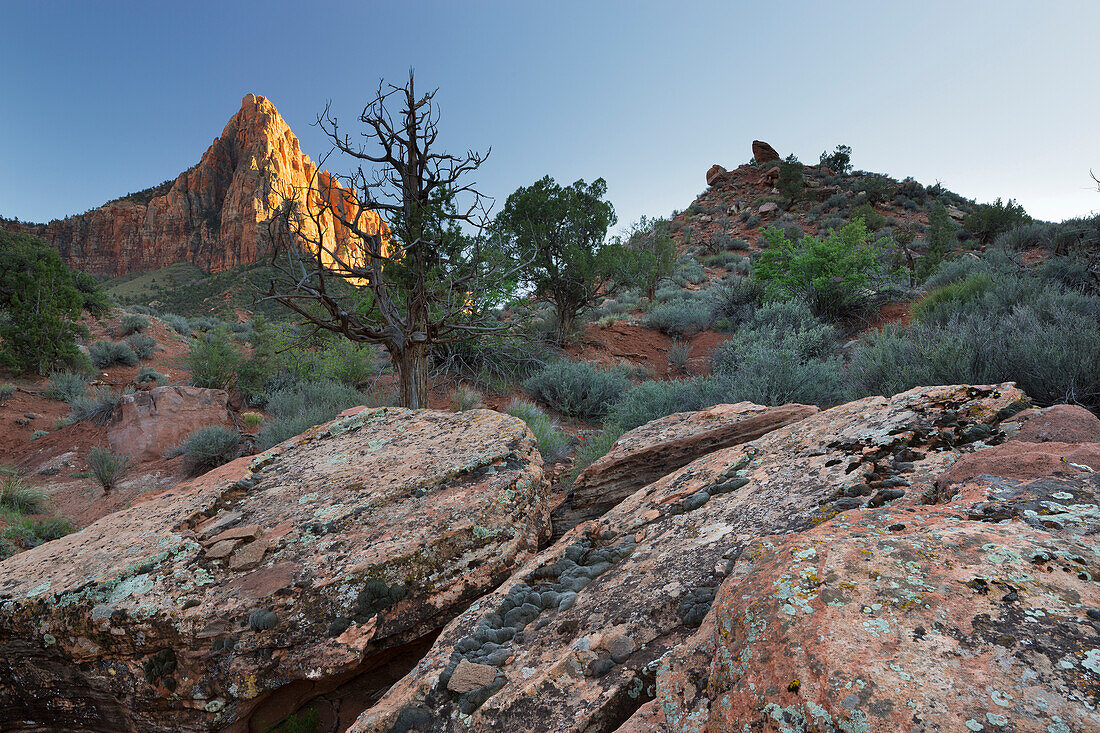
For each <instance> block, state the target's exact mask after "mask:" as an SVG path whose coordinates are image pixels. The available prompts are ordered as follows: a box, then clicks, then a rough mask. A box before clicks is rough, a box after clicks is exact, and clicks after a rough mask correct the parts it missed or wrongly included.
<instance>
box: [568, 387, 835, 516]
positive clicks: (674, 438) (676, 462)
mask: <svg viewBox="0 0 1100 733" xmlns="http://www.w3.org/2000/svg"><path fill="white" fill-rule="evenodd" d="M816 412H818V409H817V408H816V407H814V406H812V405H796V404H791V405H783V406H781V407H765V406H762V405H755V404H753V403H751V402H738V403H737V404H733V405H715V406H714V407H711V408H708V409H706V410H700V411H698V412H678V413H676V414H674V415H669V416H668V417H663V418H661V419H659V420H654V421H653V422H650V423H646V424H645V425H642V426H641V427H637V428H634V429H633V430H631V431H629V432H628V433H626V434H624V435H623V436H622V437H621V438H619V440H618V441H616V443H615V445H614V446H612V447H611V450H610V451H608V452H607V454H606V455H604V456H603V457H602V458H600V459H599V460H597V461H595V462H594V463H593V464H592V465H591V466H589V467H588V468H586V469H585V470H584V471H583V472H582V473H581V474H580V475H579V476H578V477H577V480H576V481H574V482H573V489H572V492H571V495H570V503H571V505H572V508H573V509H574V510H577V511H583V512H585V514H586V516H585V518H592V517H593V516H598V515H600V514H603V513H604V512H605V511H607V510H608V509H610V508H611V507H613V506H615V505H616V504H618V503H619V502H620V501H622V500H623V499H625V498H626V497H628V496H630V495H631V494H633V493H634V492H635V491H637V490H638V489H640V488H642V487H643V486H645V485H646V484H650V483H653V482H654V481H656V480H657V479H659V478H661V477H662V476H666V475H668V474H670V473H672V472H673V471H675V470H677V469H679V468H682V467H684V466H686V465H687V464H689V463H691V462H692V461H694V460H695V459H697V458H700V457H702V456H705V455H707V454H709V453H713V452H714V451H716V450H720V449H722V448H728V447H730V446H733V445H738V444H740V443H747V442H748V441H750V440H756V439H757V438H759V437H760V436H762V435H764V434H765V433H768V432H770V431H772V430H775V429H776V428H780V427H783V426H784V425H788V424H790V423H792V422H797V421H798V420H801V419H803V418H805V417H809V416H810V415H813V414H814V413H816Z"/></svg>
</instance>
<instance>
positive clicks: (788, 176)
mask: <svg viewBox="0 0 1100 733" xmlns="http://www.w3.org/2000/svg"><path fill="white" fill-rule="evenodd" d="M775 186H776V188H778V189H779V194H780V195H781V196H783V198H785V199H787V207H788V208H790V206H792V205H793V204H794V203H795V202H796V201H798V200H799V199H800V198H802V192H803V190H804V189H805V188H806V181H805V178H804V175H803V165H802V164H801V163H799V162H798V158H796V157H794V155H788V156H787V158H786V160H784V161H783V162H782V163H780V164H779V180H778V181H776V184H775Z"/></svg>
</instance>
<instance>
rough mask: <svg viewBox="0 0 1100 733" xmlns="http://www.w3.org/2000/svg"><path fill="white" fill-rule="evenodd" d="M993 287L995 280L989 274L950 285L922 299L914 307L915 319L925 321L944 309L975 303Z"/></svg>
mask: <svg viewBox="0 0 1100 733" xmlns="http://www.w3.org/2000/svg"><path fill="white" fill-rule="evenodd" d="M992 287H993V278H992V277H990V276H989V275H987V274H975V275H971V276H970V277H967V278H964V279H962V280H956V281H955V282H952V283H948V284H947V285H943V286H941V287H938V288H936V289H935V290H933V291H932V292H930V293H929V294H928V295H926V296H924V297H923V298H921V299H920V301H919V302H918V303H917V304H916V305H914V306H913V317H914V318H916V319H917V320H918V321H923V320H926V319H927V318H930V317H931V316H932V315H933V314H934V313H935V312H937V311H939V310H942V309H944V308H948V307H952V308H953V307H955V306H958V305H967V304H970V303H973V302H974V301H976V300H977V299H978V298H980V297H981V296H982V295H983V294H984V293H986V292H987V291H988V290H989V289H990V288H992Z"/></svg>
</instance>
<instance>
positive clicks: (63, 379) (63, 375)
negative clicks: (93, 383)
mask: <svg viewBox="0 0 1100 733" xmlns="http://www.w3.org/2000/svg"><path fill="white" fill-rule="evenodd" d="M87 393H88V378H87V377H86V376H84V375H83V374H77V373H76V372H70V371H64V372H51V373H50V378H49V383H48V386H47V387H46V390H45V392H44V393H43V394H45V395H46V397H49V398H50V399H51V400H59V401H61V402H68V403H69V404H72V402H73V400H75V399H77V398H78V397H83V396H85V395H86V394H87Z"/></svg>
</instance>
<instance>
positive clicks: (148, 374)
mask: <svg viewBox="0 0 1100 733" xmlns="http://www.w3.org/2000/svg"><path fill="white" fill-rule="evenodd" d="M134 382H135V383H137V384H146V383H148V382H152V383H154V384H156V385H157V386H158V387H160V386H162V385H164V384H166V383H167V382H168V377H166V376H164V375H163V374H161V373H160V372H158V371H157V370H155V369H153V368H152V367H148V366H143V367H142V368H141V369H139V370H138V373H137V376H136V377H134Z"/></svg>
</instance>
